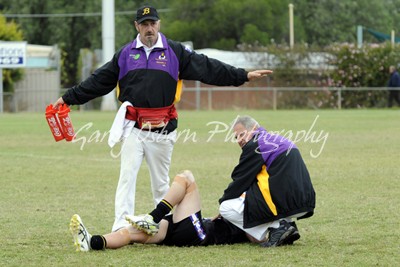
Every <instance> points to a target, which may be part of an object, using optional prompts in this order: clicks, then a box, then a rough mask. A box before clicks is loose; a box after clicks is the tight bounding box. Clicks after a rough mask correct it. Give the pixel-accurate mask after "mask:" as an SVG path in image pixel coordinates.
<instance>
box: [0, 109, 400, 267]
mask: <svg viewBox="0 0 400 267" xmlns="http://www.w3.org/2000/svg"><path fill="white" fill-rule="evenodd" d="M244 113H246V114H249V115H252V116H254V117H255V118H256V119H257V120H258V121H259V122H260V123H261V124H262V125H263V126H265V127H266V128H268V129H269V130H274V131H282V132H284V133H286V134H288V133H290V132H289V131H292V133H294V134H295V133H296V132H298V131H301V130H306V131H308V130H309V128H310V127H311V125H312V123H313V121H314V120H315V119H316V118H317V121H316V123H315V125H314V128H313V129H312V130H311V131H310V134H311V133H312V132H315V136H314V141H315V140H316V138H317V137H318V134H320V133H321V131H323V133H324V134H326V133H329V137H328V140H327V142H326V144H325V146H324V147H323V150H322V153H321V154H320V155H319V156H318V157H313V156H312V153H313V154H314V155H315V154H317V152H318V151H319V150H320V149H321V147H322V141H320V142H319V143H316V142H313V143H312V142H311V140H308V141H307V142H304V141H300V142H298V146H299V148H300V150H301V152H302V155H303V157H304V160H305V161H306V163H307V165H308V168H309V171H310V174H311V178H312V181H313V184H314V187H315V191H316V194H317V206H316V209H315V215H314V216H313V217H312V218H310V219H306V220H301V221H299V222H298V226H299V230H300V233H301V239H300V240H299V241H298V242H296V243H295V245H294V246H289V247H279V248H274V249H263V248H260V247H258V246H257V245H254V244H240V245H232V246H210V247H193V248H175V247H164V246H154V245H132V246H127V247H124V248H122V249H119V250H107V251H102V252H90V253H77V252H75V251H74V248H73V245H72V238H71V236H70V234H69V231H68V224H69V219H70V217H71V216H72V215H73V214H74V213H79V214H80V215H81V217H82V218H83V220H84V222H85V224H86V226H87V227H88V229H89V231H90V232H91V233H96V234H103V233H107V232H109V231H110V229H111V226H112V223H113V214H114V193H115V189H116V186H117V182H118V174H119V158H116V159H115V158H113V157H111V155H110V149H109V147H108V145H107V142H106V139H104V140H103V141H102V142H101V137H102V135H103V134H104V132H106V131H108V129H109V127H110V125H111V123H112V120H113V118H114V113H113V112H101V113H100V112H98V113H95V112H81V113H80V112H77V111H74V112H72V113H71V117H72V122H73V124H74V127H75V130H78V129H79V128H81V127H83V126H84V125H86V124H87V123H89V122H92V123H93V125H92V127H91V128H90V129H86V130H82V131H81V133H80V134H79V135H78V138H79V137H85V138H86V139H87V141H88V142H87V143H86V144H85V145H84V146H83V148H82V149H81V146H82V139H81V141H79V142H76V143H67V142H65V141H62V142H59V143H56V142H54V140H53V139H52V138H53V137H52V136H51V134H50V131H49V129H48V126H47V123H46V121H45V119H44V114H24V113H22V114H3V115H0V185H1V186H0V230H1V237H0V241H1V242H0V263H1V265H2V266H72V265H75V266H129V265H131V266H185V265H193V266H267V265H270V266H375V265H379V266H395V265H397V264H398V262H400V256H399V255H400V253H399V251H400V242H399V237H400V227H399V221H400V215H399V211H400V197H399V196H400V160H399V151H400V145H399V144H400V111H399V110H343V111H328V110H323V111H298V110H296V111H245V112H244V111H241V112H240V114H244ZM237 114H238V112H237V111H213V112H206V111H202V112H192V111H180V113H179V115H180V125H179V129H180V130H181V131H183V130H184V129H190V131H191V133H194V132H195V133H196V142H194V141H193V136H192V138H191V141H187V142H183V139H184V136H181V138H180V139H179V140H178V142H177V144H176V145H175V148H174V153H173V159H172V165H171V176H173V175H174V174H175V173H177V172H178V171H180V170H183V169H190V170H192V171H193V172H194V174H195V176H196V179H197V182H198V184H199V187H200V193H201V196H202V204H203V214H204V215H205V216H213V215H215V214H216V213H217V212H218V202H217V200H218V198H219V197H220V196H221V194H222V192H223V190H224V189H225V187H226V186H227V184H228V183H229V182H230V178H229V175H230V172H231V170H232V168H233V167H234V166H235V165H236V163H237V162H238V157H239V154H240V149H239V147H238V146H237V145H235V144H233V143H231V142H224V139H225V136H226V133H225V134H219V135H216V136H214V138H212V140H211V141H209V142H207V139H208V138H209V137H210V135H211V133H209V131H212V130H213V129H214V126H215V124H212V125H209V126H207V123H209V122H211V121H221V122H224V123H229V122H231V121H232V120H233V119H234V118H235V116H236V115H237ZM317 116H319V117H317ZM213 125H214V126H213ZM96 134H98V136H97V135H96ZM310 136H311V135H309V137H310ZM321 136H322V135H321ZM89 139H90V142H89ZM115 151H118V148H117V149H116V150H115ZM311 151H312V153H310V152H311ZM136 207H137V208H136V209H137V213H144V212H148V211H149V210H150V209H151V208H152V200H151V193H150V182H149V174H148V171H147V168H146V166H145V164H144V165H143V166H142V168H141V170H140V173H139V179H138V187H137V201H136Z"/></svg>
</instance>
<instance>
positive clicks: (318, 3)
mask: <svg viewBox="0 0 400 267" xmlns="http://www.w3.org/2000/svg"><path fill="white" fill-rule="evenodd" d="M147 2H148V1H147ZM150 3H151V4H152V5H153V6H155V7H156V8H157V9H158V10H159V11H160V12H159V13H160V17H161V20H162V24H161V32H163V33H164V34H166V36H167V37H168V38H171V39H174V40H177V41H192V42H193V44H194V48H195V49H200V48H207V47H213V48H218V49H224V50H237V49H239V48H243V47H252V48H253V49H254V47H268V46H270V45H274V44H279V45H285V44H287V43H288V40H289V23H288V21H289V14H288V4H289V3H293V5H294V32H295V42H296V43H298V44H303V45H305V46H309V47H315V49H317V50H318V49H319V48H321V49H322V47H326V46H328V45H330V44H332V43H345V42H346V43H355V42H356V26H357V25H363V26H364V27H367V28H372V29H375V30H377V31H380V32H383V33H390V31H391V30H392V29H394V30H396V29H400V20H399V19H398V14H399V8H400V0H382V1H369V0H357V1H354V0H341V1H334V0H314V1H309V0H246V1H243V0H170V1H162V0H159V1H151V2H150ZM142 4H143V1H134V0H129V1H128V0H115V11H116V12H117V14H116V16H115V25H116V27H115V28H116V31H115V41H116V49H117V48H119V47H121V46H122V45H123V44H125V43H127V42H129V41H130V40H132V39H133V38H134V37H135V36H136V30H135V29H134V26H133V20H134V18H135V15H136V14H135V10H136V9H137V8H138V7H140V6H141V5H142ZM121 11H125V12H121ZM126 11H132V12H126ZM0 12H1V13H2V14H4V15H7V14H75V15H74V16H72V15H71V16H65V17H63V16H37V17H29V16H28V17H18V16H14V17H7V22H8V23H10V22H11V21H13V22H14V23H15V24H17V25H19V28H20V30H21V32H22V33H23V38H24V40H26V41H28V43H31V44H41V45H54V44H58V46H59V47H60V48H61V49H62V51H63V54H62V57H63V75H62V86H63V87H69V86H71V85H73V84H76V83H77V82H79V80H78V79H79V78H78V74H77V73H78V71H77V66H78V63H77V61H78V58H79V51H80V49H81V48H88V49H91V50H94V49H99V48H101V16H99V15H95V14H96V13H101V1H100V0H98V1H80V0H57V1H50V0H47V1H43V0H5V1H2V3H1V4H0ZM118 12H119V13H118ZM83 13H90V14H92V15H90V16H89V15H87V16H84V14H83ZM0 38H1V34H0ZM364 40H365V41H367V42H368V41H373V42H375V40H374V39H373V37H372V36H369V35H367V34H364ZM243 44H246V46H243Z"/></svg>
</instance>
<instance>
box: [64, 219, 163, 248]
mask: <svg viewBox="0 0 400 267" xmlns="http://www.w3.org/2000/svg"><path fill="white" fill-rule="evenodd" d="M167 230H168V221H166V220H162V221H161V222H160V230H159V232H158V233H157V234H155V235H154V236H149V235H147V234H146V233H144V232H142V231H140V230H138V229H135V228H134V227H132V226H131V225H129V226H128V227H125V228H122V229H120V230H118V231H116V232H111V233H109V234H106V235H91V234H90V233H89V231H88V230H87V229H86V227H85V226H84V224H83V222H82V219H81V218H80V217H79V215H78V214H75V215H73V216H72V218H71V221H70V232H71V234H72V237H73V239H74V245H75V247H76V250H77V251H84V252H86V251H89V250H103V249H106V248H109V249H116V248H121V247H123V246H126V245H128V244H131V243H142V244H156V243H160V242H162V241H163V240H164V238H165V236H166V233H167Z"/></svg>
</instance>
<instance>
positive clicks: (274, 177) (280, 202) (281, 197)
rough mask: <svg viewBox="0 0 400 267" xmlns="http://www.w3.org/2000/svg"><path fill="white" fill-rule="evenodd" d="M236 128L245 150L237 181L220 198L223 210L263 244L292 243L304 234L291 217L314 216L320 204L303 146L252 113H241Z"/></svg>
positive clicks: (235, 172)
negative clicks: (261, 122)
mask: <svg viewBox="0 0 400 267" xmlns="http://www.w3.org/2000/svg"><path fill="white" fill-rule="evenodd" d="M233 131H234V133H235V137H236V139H237V142H238V144H239V146H240V147H241V148H242V154H241V155H240V160H239V164H238V165H237V166H236V167H235V169H234V170H233V172H232V180H233V181H232V182H231V183H230V184H229V186H228V188H226V189H225V191H224V195H223V196H222V197H221V199H220V200H219V203H220V215H221V216H222V217H223V218H225V219H226V220H228V221H230V222H231V223H232V224H234V225H235V226H237V227H239V228H240V229H243V230H244V231H245V232H246V233H247V234H249V235H250V236H252V237H253V238H254V239H256V240H257V241H261V242H262V243H261V246H263V247H275V246H280V245H288V244H293V242H294V241H295V240H297V239H299V238H300V235H299V232H298V230H297V227H296V225H295V224H294V222H292V218H297V219H303V218H307V217H310V216H312V215H313V213H314V207H315V192H314V189H313V186H312V184H311V180H310V176H309V173H308V171H307V168H306V166H305V164H304V162H303V159H302V157H301V155H300V152H299V150H298V149H297V147H296V145H295V144H294V143H293V142H291V141H290V140H288V139H286V138H284V137H282V136H279V135H273V134H270V133H268V132H267V131H266V130H265V129H264V128H262V127H260V125H259V124H258V123H257V121H255V120H254V119H253V118H251V117H248V116H243V117H238V118H237V119H236V120H235V122H234V124H233ZM267 234H269V235H268V238H267V239H266V235H267Z"/></svg>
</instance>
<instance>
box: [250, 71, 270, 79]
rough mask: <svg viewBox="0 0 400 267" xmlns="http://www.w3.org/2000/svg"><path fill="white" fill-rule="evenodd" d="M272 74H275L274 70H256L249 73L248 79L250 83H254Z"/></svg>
mask: <svg viewBox="0 0 400 267" xmlns="http://www.w3.org/2000/svg"><path fill="white" fill-rule="evenodd" d="M271 73H273V71H272V70H254V71H250V72H249V73H247V79H249V81H253V80H256V79H259V78H261V77H265V76H267V75H268V74H271Z"/></svg>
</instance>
